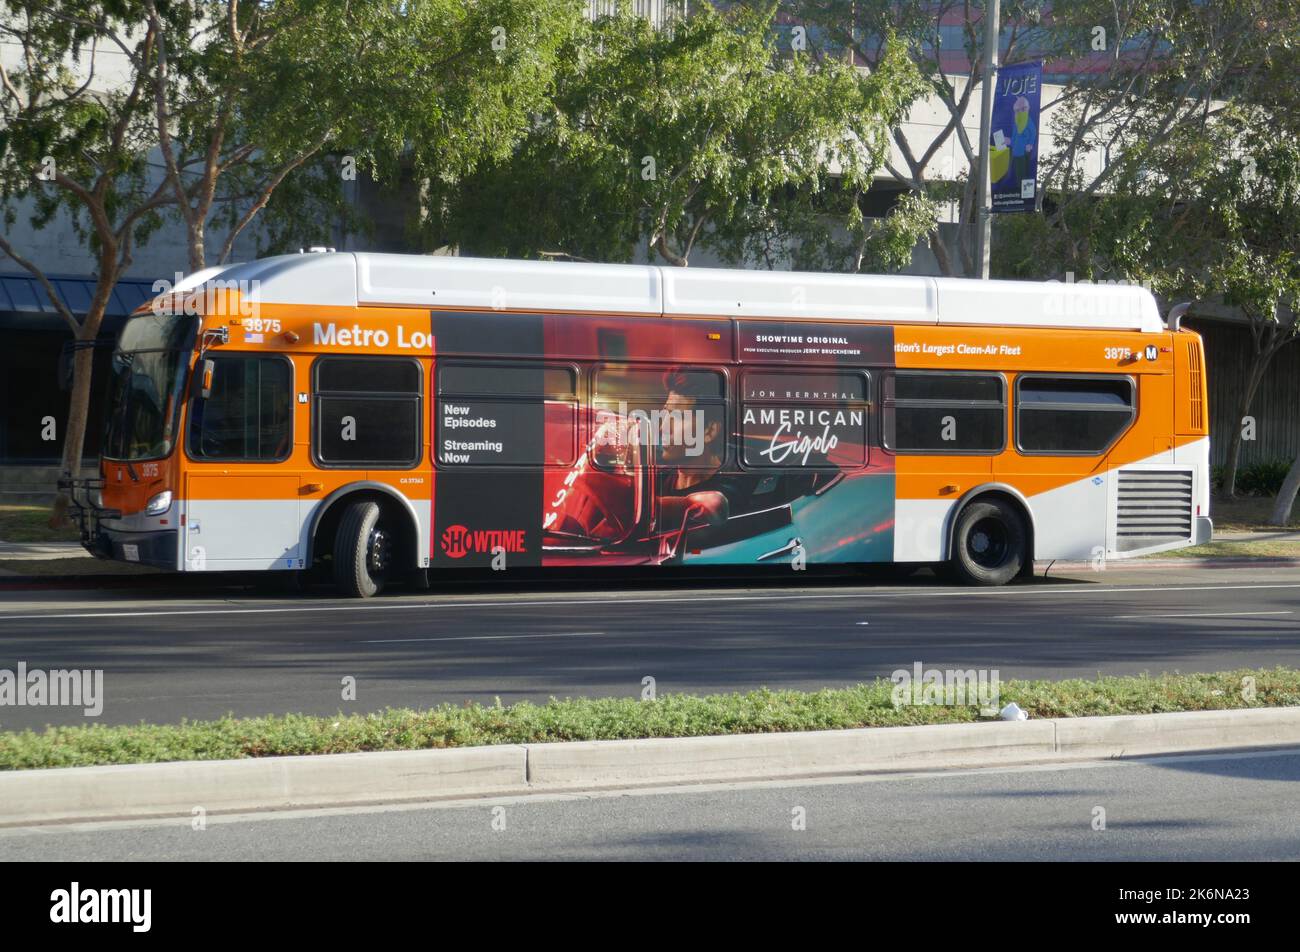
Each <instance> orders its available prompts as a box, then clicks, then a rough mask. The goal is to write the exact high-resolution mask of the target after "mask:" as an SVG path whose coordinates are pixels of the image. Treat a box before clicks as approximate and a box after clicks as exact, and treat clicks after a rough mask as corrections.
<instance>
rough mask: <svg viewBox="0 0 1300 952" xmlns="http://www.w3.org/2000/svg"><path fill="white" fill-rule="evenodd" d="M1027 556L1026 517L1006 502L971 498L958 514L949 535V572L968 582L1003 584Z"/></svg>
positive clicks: (1015, 572)
mask: <svg viewBox="0 0 1300 952" xmlns="http://www.w3.org/2000/svg"><path fill="white" fill-rule="evenodd" d="M1028 557H1029V533H1028V532H1027V531H1026V529H1025V520H1024V519H1023V518H1022V517H1021V515H1020V513H1019V512H1017V511H1016V509H1015V508H1014V507H1013V506H1011V505H1010V504H1009V503H1005V502H1001V501H1000V500H993V499H991V500H989V501H987V502H973V503H971V504H970V505H969V506H967V507H966V508H965V509H963V510H962V511H961V514H960V515H958V517H957V526H956V529H955V530H954V532H953V536H952V558H951V559H949V561H948V566H949V567H950V569H951V571H952V574H953V575H954V576H955V577H956V578H957V580H958V581H961V582H965V583H966V584H967V585H1005V584H1007V582H1010V581H1011V580H1012V579H1013V578H1015V577H1016V576H1017V575H1019V574H1020V570H1021V569H1022V568H1024V566H1025V560H1026V559H1027V558H1028Z"/></svg>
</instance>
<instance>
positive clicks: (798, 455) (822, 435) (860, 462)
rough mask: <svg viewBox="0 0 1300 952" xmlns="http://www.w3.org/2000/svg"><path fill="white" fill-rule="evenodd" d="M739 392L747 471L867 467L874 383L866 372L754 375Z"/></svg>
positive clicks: (750, 372)
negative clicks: (868, 434) (868, 420)
mask: <svg viewBox="0 0 1300 952" xmlns="http://www.w3.org/2000/svg"><path fill="white" fill-rule="evenodd" d="M740 392H741V404H740V432H741V447H742V449H741V461H742V462H743V463H744V465H745V467H746V468H748V469H760V468H768V467H776V468H783V469H799V470H801V469H830V470H840V469H861V468H862V467H863V466H865V465H867V419H868V416H869V410H870V401H869V394H870V378H869V376H868V375H867V374H866V373H865V372H862V371H838V372H831V371H820V370H817V371H811V370H804V371H798V372H791V371H755V370H750V371H748V372H746V374H745V376H744V379H743V380H742V381H741V391H740Z"/></svg>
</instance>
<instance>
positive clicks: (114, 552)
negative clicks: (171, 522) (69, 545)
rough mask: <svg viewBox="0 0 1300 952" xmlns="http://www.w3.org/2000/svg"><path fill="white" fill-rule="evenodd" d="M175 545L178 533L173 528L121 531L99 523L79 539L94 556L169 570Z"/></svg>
mask: <svg viewBox="0 0 1300 952" xmlns="http://www.w3.org/2000/svg"><path fill="white" fill-rule="evenodd" d="M179 544H180V532H179V531H178V530H176V529H170V530H162V531H160V532H123V531H122V530H120V529H106V528H104V527H103V526H100V527H99V529H98V531H96V532H95V533H94V535H91V536H89V537H88V538H84V539H83V540H82V545H83V546H85V548H86V550H87V551H88V552H90V554H91V555H93V556H95V557H96V558H99V559H114V560H116V561H119V562H136V563H138V564H140V565H152V566H154V567H155V568H160V569H171V570H173V571H174V570H175V569H176V547H177V546H178V545H179Z"/></svg>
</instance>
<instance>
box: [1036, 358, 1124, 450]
mask: <svg viewBox="0 0 1300 952" xmlns="http://www.w3.org/2000/svg"><path fill="white" fill-rule="evenodd" d="M1135 416H1136V404H1135V401H1134V389H1133V381H1132V379H1130V378H1129V377H1071V376H1061V377H1048V376H1039V375H1033V376H1024V377H1020V378H1019V379H1018V380H1017V381H1016V445H1017V446H1018V447H1019V448H1020V450H1021V452H1023V453H1059V454H1062V455H1075V454H1078V455H1087V456H1098V455H1100V454H1102V453H1104V452H1106V450H1108V449H1110V448H1111V446H1113V445H1114V443H1115V441H1116V440H1118V439H1119V438H1120V436H1121V435H1122V434H1123V432H1124V431H1125V430H1127V429H1128V427H1129V424H1130V423H1131V422H1132V421H1133V418H1134V417H1135Z"/></svg>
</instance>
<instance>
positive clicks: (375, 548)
mask: <svg viewBox="0 0 1300 952" xmlns="http://www.w3.org/2000/svg"><path fill="white" fill-rule="evenodd" d="M382 514H383V513H382V510H381V509H380V506H379V503H377V502H373V501H371V500H365V499H361V500H357V501H356V502H353V503H349V504H348V507H347V509H345V510H344V512H343V517H342V518H341V519H340V520H339V528H338V532H337V533H336V534H335V536H334V581H335V584H337V585H338V587H339V589H340V590H341V591H342V592H343V594H344V595H348V596H351V597H352V598H369V597H370V596H372V595H378V594H379V592H380V591H381V590H382V589H383V587H384V581H385V580H386V579H387V577H388V574H389V571H390V569H391V568H392V564H393V554H394V542H395V539H394V536H393V533H392V531H391V530H390V529H389V528H388V527H387V526H385V525H384V522H383V519H382Z"/></svg>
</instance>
